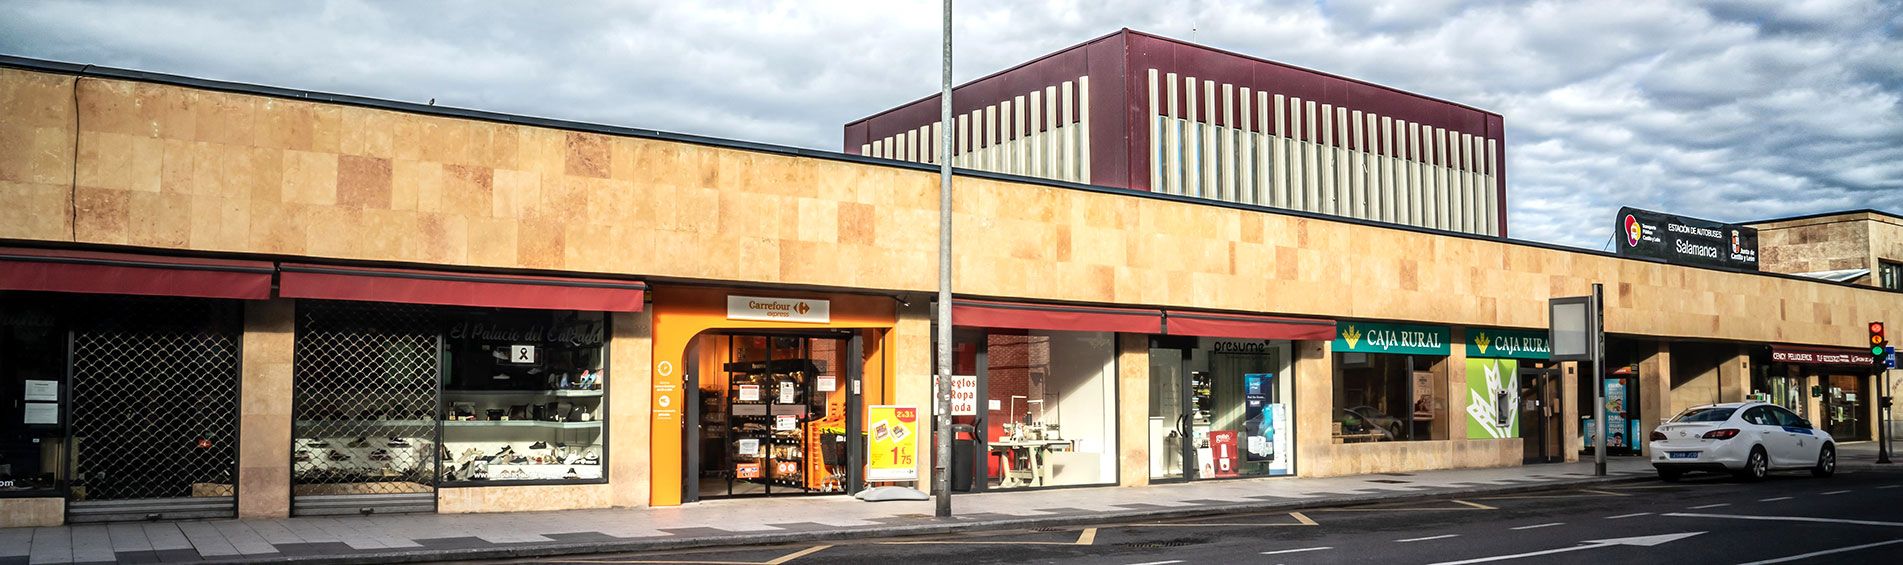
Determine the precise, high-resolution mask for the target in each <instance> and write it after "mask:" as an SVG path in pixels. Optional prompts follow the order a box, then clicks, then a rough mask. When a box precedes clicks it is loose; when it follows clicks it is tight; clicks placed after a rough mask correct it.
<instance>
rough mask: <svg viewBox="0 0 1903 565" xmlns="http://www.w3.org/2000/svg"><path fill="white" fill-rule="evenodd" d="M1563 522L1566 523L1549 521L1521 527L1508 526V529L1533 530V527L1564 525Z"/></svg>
mask: <svg viewBox="0 0 1903 565" xmlns="http://www.w3.org/2000/svg"><path fill="white" fill-rule="evenodd" d="M1562 524H1565V522H1547V523H1545V524H1534V525H1531V526H1520V527H1518V528H1507V529H1509V530H1531V529H1533V528H1545V527H1551V526H1558V525H1562Z"/></svg>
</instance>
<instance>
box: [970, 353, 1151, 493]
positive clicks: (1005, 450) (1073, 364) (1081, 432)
mask: <svg viewBox="0 0 1903 565" xmlns="http://www.w3.org/2000/svg"><path fill="white" fill-rule="evenodd" d="M984 339H985V352H986V357H985V360H986V363H985V371H984V375H985V376H984V378H985V383H984V386H983V388H984V390H985V394H984V398H983V399H981V400H980V402H979V403H978V404H979V406H978V407H977V408H978V409H980V410H985V411H986V413H987V417H986V420H987V424H986V428H987V429H986V434H985V437H986V438H987V442H986V443H987V445H986V450H985V452H986V455H985V457H986V461H987V464H986V467H987V473H986V481H987V483H986V484H987V486H988V487H989V488H1024V487H1041V486H1060V485H1089V484H1104V483H1112V482H1115V481H1116V478H1117V477H1116V387H1115V382H1116V375H1115V370H1116V369H1115V359H1116V334H1111V333H1094V332H1053V331H1008V330H993V331H990V332H988V333H987V334H986V335H985V336H984Z"/></svg>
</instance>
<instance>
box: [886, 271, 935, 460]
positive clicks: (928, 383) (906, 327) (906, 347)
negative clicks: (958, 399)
mask: <svg viewBox="0 0 1903 565" xmlns="http://www.w3.org/2000/svg"><path fill="white" fill-rule="evenodd" d="M898 315H899V320H898V323H897V324H896V325H895V326H894V327H893V328H892V339H891V340H890V342H891V343H892V351H889V352H887V354H888V355H891V356H892V358H893V360H894V362H893V369H894V370H893V377H892V381H893V382H892V400H893V404H897V405H900V406H917V407H918V409H919V412H918V413H919V414H931V413H932V410H933V408H934V405H933V403H932V375H933V374H934V373H933V371H932V355H933V343H932V307H931V302H930V301H928V300H913V301H912V303H911V304H910V305H901V306H899V308H898ZM935 421H937V419H936V418H928V419H927V421H924V422H919V430H918V431H919V433H920V435H921V436H922V437H921V438H920V441H919V454H918V485H916V486H917V488H918V490H920V491H924V492H926V493H930V492H931V491H932V457H934V456H935V455H936V454H937V452H936V450H935V448H934V444H933V443H932V441H933V438H932V435H931V429H932V422H935Z"/></svg>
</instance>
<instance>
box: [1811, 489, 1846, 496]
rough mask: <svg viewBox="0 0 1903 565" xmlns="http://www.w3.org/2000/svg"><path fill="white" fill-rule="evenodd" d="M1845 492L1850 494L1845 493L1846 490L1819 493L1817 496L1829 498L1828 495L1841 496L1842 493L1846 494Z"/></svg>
mask: <svg viewBox="0 0 1903 565" xmlns="http://www.w3.org/2000/svg"><path fill="white" fill-rule="evenodd" d="M1846 492H1850V491H1847V490H1833V491H1830V492H1821V493H1818V494H1822V495H1824V496H1830V495H1833V494H1843V493H1846Z"/></svg>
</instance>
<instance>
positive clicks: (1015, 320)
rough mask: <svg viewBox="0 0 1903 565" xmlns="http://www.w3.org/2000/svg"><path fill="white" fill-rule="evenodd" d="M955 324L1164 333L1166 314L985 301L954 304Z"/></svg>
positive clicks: (1134, 310)
mask: <svg viewBox="0 0 1903 565" xmlns="http://www.w3.org/2000/svg"><path fill="white" fill-rule="evenodd" d="M952 325H954V326H966V327H976V328H1013V329H1020V330H1060V331H1075V332H1123V333H1138V334H1154V333H1161V332H1162V331H1163V311H1161V310H1151V309H1147V308H1106V307H1099V306H1063V305H1058V304H1029V303H1023V302H991V301H985V300H954V301H952Z"/></svg>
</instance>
